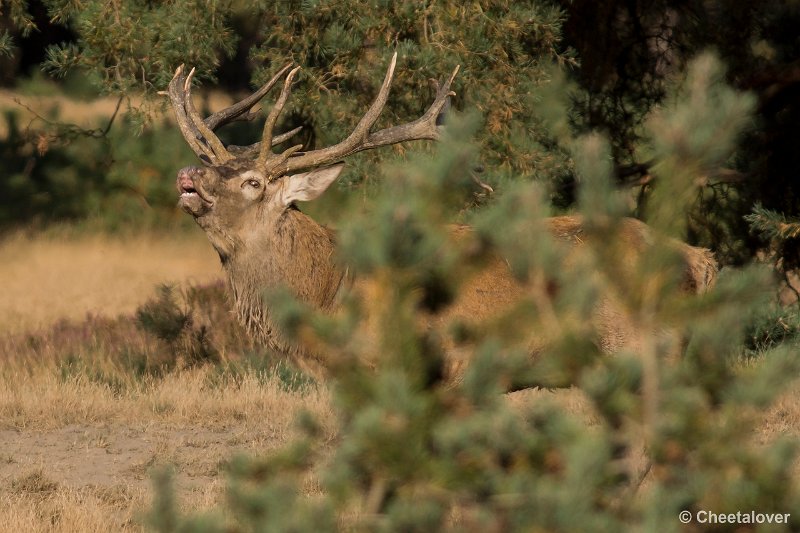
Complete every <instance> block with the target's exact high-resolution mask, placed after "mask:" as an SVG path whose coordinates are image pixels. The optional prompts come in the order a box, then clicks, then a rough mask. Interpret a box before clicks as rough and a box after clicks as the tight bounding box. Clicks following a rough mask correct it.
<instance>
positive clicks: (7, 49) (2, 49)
mask: <svg viewBox="0 0 800 533" xmlns="http://www.w3.org/2000/svg"><path fill="white" fill-rule="evenodd" d="M13 50H14V40H13V39H12V38H11V35H10V34H9V33H8V30H3V31H2V32H0V56H6V57H9V56H11V54H12V53H13Z"/></svg>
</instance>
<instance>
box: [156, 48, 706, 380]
mask: <svg viewBox="0 0 800 533" xmlns="http://www.w3.org/2000/svg"><path fill="white" fill-rule="evenodd" d="M396 59H397V54H395V55H394V56H393V57H392V60H391V62H390V64H389V68H388V70H387V72H386V76H385V78H384V80H383V84H382V85H381V88H380V90H379V91H378V95H377V96H376V98H375V100H374V101H373V103H372V105H371V106H370V107H369V109H368V110H367V112H366V114H365V115H364V116H363V117H362V118H361V120H360V121H359V122H358V124H357V125H356V126H355V128H354V129H353V131H352V133H350V135H349V136H348V137H347V138H345V139H344V140H343V141H341V142H340V143H338V144H335V145H333V146H329V147H326V148H321V149H318V150H311V151H301V150H302V148H303V147H302V145H295V146H291V147H290V148H287V149H285V150H283V151H282V152H280V153H277V154H276V153H274V152H273V149H272V147H273V146H275V145H277V144H279V143H281V142H283V141H285V140H287V139H289V138H291V137H292V135H294V134H295V133H296V132H297V130H293V131H290V132H287V133H285V134H283V135H274V131H273V130H274V127H275V124H276V122H277V120H278V116H279V115H280V113H281V111H282V109H283V107H284V105H285V104H286V101H287V99H288V97H289V93H290V88H291V84H292V81H293V79H294V77H295V75H296V74H297V72H298V70H299V68H300V67H296V68H294V69H292V70H291V71H289V68H290V67H291V65H287V66H285V67H284V68H283V69H281V70H280V71H279V72H278V73H277V74H276V75H275V76H274V77H273V78H272V79H271V80H270V81H269V82H267V83H266V84H265V85H264V86H263V87H261V88H260V89H259V90H258V91H256V92H255V93H253V94H252V95H251V96H249V97H248V98H245V99H244V100H242V101H241V102H238V103H236V104H234V105H232V106H230V107H228V108H226V109H224V110H222V111H219V112H216V113H214V114H212V115H210V116H209V117H207V118H205V119H203V118H201V117H200V116H199V114H198V113H197V111H196V110H195V107H194V104H193V102H192V95H191V88H192V87H191V85H192V83H191V82H192V76H193V73H194V70H192V71H191V72H189V74H188V75H186V74H184V70H183V66H181V67H179V68H178V69H177V71H176V72H175V76H174V78H173V79H172V81H171V82H170V84H169V90H168V91H167V94H168V95H169V98H170V100H171V103H172V107H173V108H174V110H175V115H176V118H177V122H178V126H179V127H180V130H181V133H183V136H184V138H185V139H186V142H187V143H188V144H189V146H190V147H191V148H192V150H193V151H194V152H195V153H196V154H197V155H198V157H199V158H200V159H201V160H202V162H203V163H204V166H203V167H198V166H190V167H185V168H183V169H181V170H180V171H179V172H178V177H177V187H178V190H179V192H180V200H179V206H180V207H181V208H182V209H183V210H184V211H186V212H187V213H189V214H191V215H192V216H193V217H194V219H195V221H196V222H197V223H198V224H199V225H200V227H201V228H203V230H204V231H205V232H206V234H207V235H208V238H209V240H210V241H211V244H212V245H213V246H214V248H215V249H216V251H217V252H218V253H219V256H220V259H221V261H222V265H223V267H224V269H225V271H226V272H227V275H228V280H229V283H230V288H231V291H232V292H233V298H234V302H235V307H236V312H237V314H238V317H239V319H240V321H241V322H242V323H243V324H244V325H245V326H246V327H247V329H248V330H249V331H250V332H251V334H253V335H254V336H255V337H257V339H258V340H259V341H261V342H264V343H266V344H267V345H268V346H270V347H272V348H273V349H276V350H278V351H280V352H282V353H284V354H286V355H288V356H290V357H291V358H292V359H294V360H295V362H297V363H298V364H299V366H300V367H301V368H304V369H305V370H307V371H310V372H311V373H313V374H315V375H317V376H320V375H324V372H325V369H326V367H328V366H329V365H327V364H326V359H325V354H322V353H316V352H315V351H314V350H311V349H308V348H307V347H303V346H301V345H299V344H296V343H292V342H290V341H288V340H286V339H284V338H282V336H281V334H280V333H279V332H278V331H277V328H276V326H275V324H274V322H273V320H272V319H271V313H270V309H269V307H268V305H267V304H266V303H265V302H264V300H263V298H262V295H263V293H264V291H265V290H267V289H269V288H275V287H278V286H284V287H287V288H289V289H290V290H291V291H292V292H293V293H294V294H295V295H296V296H297V297H298V298H299V299H301V300H302V301H305V302H306V303H308V304H310V305H312V306H314V307H316V308H317V309H320V310H323V311H326V312H333V311H334V310H335V308H336V307H337V302H338V301H339V296H340V295H341V293H342V292H343V291H346V290H349V289H351V288H354V285H358V284H360V283H361V281H360V280H357V279H356V280H353V279H351V278H350V276H348V274H347V269H346V268H345V267H343V266H342V265H341V264H339V263H338V262H337V261H336V253H335V246H336V236H335V233H334V232H333V231H331V230H330V229H328V228H326V227H324V226H322V225H320V224H318V223H317V222H315V221H314V220H312V219H311V218H309V217H308V216H307V215H305V214H303V213H302V212H301V211H299V210H298V209H296V208H295V206H294V204H295V202H303V201H308V200H313V199H315V198H317V197H318V196H319V195H320V194H322V193H323V192H324V191H325V190H326V189H327V187H328V186H330V185H331V183H333V181H334V180H335V179H336V178H337V176H339V173H340V172H341V171H342V167H343V164H342V163H341V160H342V158H345V157H347V156H348V155H351V154H354V153H356V152H359V151H362V150H370V149H373V148H378V147H380V146H387V145H391V144H395V143H400V142H404V141H411V140H418V139H430V140H436V139H438V138H439V136H440V128H441V126H439V125H437V118H438V117H439V115H440V112H441V111H442V109H443V108H444V107H445V104H446V103H447V100H448V97H449V96H451V95H453V94H454V93H453V92H451V91H450V85H451V83H452V81H453V79H454V78H455V76H456V74H457V73H458V67H456V69H455V70H454V71H453V73H452V74H451V75H450V77H449V79H447V80H445V81H444V83H442V84H441V85H440V86H439V87H438V90H437V92H436V96H435V98H434V100H433V103H432V104H431V105H430V107H429V108H428V110H427V111H426V112H425V114H423V115H422V116H421V117H420V118H418V119H417V120H415V121H413V122H409V123H406V124H402V125H399V126H393V127H389V128H385V129H381V130H378V131H374V132H373V131H370V130H371V128H372V126H373V124H374V123H375V121H376V120H377V118H378V115H379V114H380V113H381V111H382V109H383V107H384V105H385V104H386V101H387V98H388V96H389V87H390V85H391V83H392V77H393V73H394V68H395V63H396ZM287 71H289V72H288V75H286V79H285V81H284V84H283V89H282V91H281V93H280V95H279V97H278V99H277V101H276V102H275V105H274V107H273V108H272V109H271V110H270V111H269V114H268V115H267V118H266V122H265V123H264V130H263V134H262V139H261V141H260V142H259V143H255V144H253V145H250V146H245V147H241V146H233V145H229V146H225V145H223V143H222V142H221V141H220V140H219V138H218V137H217V136H216V135H215V134H214V130H216V129H217V128H219V127H220V126H223V125H225V124H227V123H230V122H231V121H233V120H237V119H239V118H242V116H243V115H244V118H251V117H253V116H254V115H253V114H251V113H250V110H251V109H252V108H253V106H255V105H256V104H257V103H258V102H259V101H260V100H261V99H262V98H263V97H264V95H265V94H266V93H267V92H269V90H270V89H271V88H272V87H273V86H274V85H275V84H276V83H277V82H278V80H280V79H281V77H282V76H284V75H285V74H286V72H287ZM547 224H548V227H549V228H550V230H551V233H552V234H553V235H554V236H555V237H556V238H557V239H559V240H561V241H564V242H567V243H570V244H574V245H577V244H578V243H580V242H581V237H580V235H581V232H582V229H581V221H580V219H579V218H578V217H555V218H552V219H548V220H547ZM469 231H470V230H469V228H467V227H459V228H455V229H454V230H453V233H454V234H456V237H458V235H459V234H462V235H463V234H466V233H469ZM620 231H621V235H622V239H623V242H624V243H625V244H626V245H628V244H629V245H630V247H631V249H633V250H641V249H642V247H643V246H644V245H645V243H646V242H647V241H649V240H650V234H649V229H648V228H647V226H645V225H644V224H643V223H641V222H639V221H636V220H633V219H628V220H625V221H624V223H623V224H622V228H621V230H620ZM674 245H675V247H676V249H678V250H679V252H680V253H681V254H682V256H683V257H684V258H685V266H686V268H685V272H686V273H685V283H684V290H686V291H687V292H700V291H703V290H705V289H706V288H707V287H709V286H710V284H711V283H712V282H713V278H714V274H715V272H716V268H715V263H714V260H713V257H712V256H711V254H710V252H708V251H707V250H704V249H700V248H694V247H691V246H688V245H686V244H684V243H680V242H678V241H675V243H674ZM573 247H577V246H573ZM634 253H635V252H634ZM356 288H357V287H356ZM360 289H361V292H360V294H365V292H366V293H368V291H369V287H368V283H366V282H365V283H364V284H363V286H362V287H361V288H360ZM520 293H521V287H520V285H519V283H518V282H517V281H515V279H514V278H513V276H512V275H511V273H510V272H509V270H508V268H507V266H506V264H505V262H504V261H503V260H502V259H500V258H498V259H497V260H496V261H494V262H493V263H492V264H490V265H488V267H487V268H486V269H485V270H483V271H482V272H481V273H480V274H478V275H476V276H475V277H474V278H473V279H471V280H469V281H468V282H467V283H466V285H465V286H464V287H463V289H462V291H461V293H460V296H459V299H457V300H456V301H455V302H454V303H453V304H452V305H451V306H450V307H449V309H448V310H447V312H446V313H445V315H446V316H445V318H447V319H450V318H455V317H460V318H467V319H469V320H483V319H488V318H490V317H491V316H492V315H496V314H498V313H500V312H501V311H502V310H503V309H507V308H508V306H510V305H512V304H513V303H514V302H515V300H516V299H517V298H518V295H519V294H520ZM599 307H600V309H599V310H598V311H597V312H596V315H597V321H598V331H599V332H600V335H601V338H600V339H599V343H600V345H601V347H602V348H603V349H604V350H605V351H613V350H615V349H618V348H620V347H623V346H626V345H630V344H632V343H634V342H635V339H634V337H635V335H634V332H633V331H631V329H630V328H625V327H624V325H623V324H624V322H625V321H624V319H622V314H621V313H619V312H617V311H616V310H615V306H612V305H605V304H601V305H600V306H599ZM440 319H441V317H440ZM534 344H535V343H534ZM462 366H463V364H462V363H461V362H458V361H451V362H449V364H448V368H449V373H450V377H451V378H457V377H458V375H459V374H460V373H461V367H462Z"/></svg>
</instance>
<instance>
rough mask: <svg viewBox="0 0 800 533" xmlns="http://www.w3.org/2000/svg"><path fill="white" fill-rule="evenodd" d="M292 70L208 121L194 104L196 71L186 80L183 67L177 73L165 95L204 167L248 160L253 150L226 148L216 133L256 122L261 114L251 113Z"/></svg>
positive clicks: (278, 140) (285, 135)
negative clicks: (229, 126) (233, 125)
mask: <svg viewBox="0 0 800 533" xmlns="http://www.w3.org/2000/svg"><path fill="white" fill-rule="evenodd" d="M291 66H292V65H291V63H289V64H287V65H285V66H284V67H283V68H281V69H280V70H279V71H278V72H277V73H276V74H275V75H274V76H273V77H272V79H270V80H269V81H268V82H267V83H265V84H264V85H262V86H261V88H260V89H258V90H257V91H256V92H254V93H253V94H251V95H250V96H248V97H247V98H245V99H244V100H241V101H239V102H237V103H235V104H233V105H231V106H229V107H226V108H225V109H223V110H221V111H217V112H216V113H213V114H211V115H209V116H208V117H207V118H206V119H201V118H200V115H199V114H198V113H197V110H196V109H195V107H194V102H193V101H192V78H193V77H194V69H192V70H191V71H190V72H189V74H188V75H186V76H184V74H183V69H184V66H183V65H181V66H179V67H178V68H177V69H176V70H175V75H174V76H173V78H172V81H170V83H169V88H168V90H167V91H166V92H162V93H161V94H167V95H168V96H169V98H170V101H171V103H172V108H173V109H174V110H175V117H176V119H177V121H178V127H179V128H180V130H181V133H182V134H183V137H184V138H185V139H186V142H187V143H188V144H189V147H190V148H191V149H192V151H193V152H194V153H195V154H197V156H198V157H199V158H200V159H201V160H202V161H203V162H204V163H207V164H209V165H220V164H225V163H227V162H229V161H231V160H232V159H235V158H237V157H242V156H245V157H246V156H248V155H249V154H250V153H251V152H252V150H253V147H252V146H246V147H241V146H235V145H230V146H228V147H225V146H224V145H223V144H222V142H221V141H220V140H219V138H218V137H217V136H216V134H215V133H214V131H215V130H216V129H217V128H220V127H222V126H224V125H225V124H229V123H230V122H233V121H234V120H252V119H254V118H256V117H258V116H259V114H257V113H250V112H249V111H250V110H251V109H252V108H253V106H255V105H256V104H257V103H258V102H259V101H260V100H261V99H262V98H263V97H264V96H265V95H266V94H267V93H268V92H269V91H270V89H272V87H274V86H275V84H276V83H277V82H278V80H280V79H281V77H282V76H283V75H284V74H285V73H286V71H287V70H288V69H289V68H290V67H291ZM295 70H297V69H295ZM276 118H277V117H276ZM301 129H302V127H299V128H295V129H293V130H291V131H288V132H286V133H283V134H281V135H277V136H275V138H273V139H272V140H271V144H272V145H273V146H274V145H277V144H280V143H282V142H284V141H285V140H287V139H289V138H291V137H292V136H294V135H295V134H297V132H299V131H300V130H301Z"/></svg>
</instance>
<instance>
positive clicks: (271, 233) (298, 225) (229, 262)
mask: <svg viewBox="0 0 800 533" xmlns="http://www.w3.org/2000/svg"><path fill="white" fill-rule="evenodd" d="M223 267H224V268H225V270H226V272H227V274H228V278H229V282H230V285H231V289H232V292H233V296H234V300H235V305H236V310H237V314H238V315H239V318H240V320H241V321H242V322H243V323H244V324H245V326H247V328H248V329H249V330H250V331H251V332H252V333H253V334H255V335H256V336H257V337H259V338H260V339H261V340H262V341H266V342H267V343H268V344H269V345H271V346H272V347H273V348H278V349H281V350H286V348H287V343H285V342H283V341H281V340H280V337H279V336H278V335H277V332H276V328H275V324H274V322H273V320H272V318H271V314H272V313H271V312H270V309H269V306H268V304H267V303H266V302H265V300H264V293H265V292H266V291H269V290H271V289H278V288H287V289H289V290H290V291H291V292H292V293H293V294H294V295H295V297H297V298H298V299H299V300H300V301H302V302H304V303H306V304H308V305H310V306H312V307H314V308H317V309H319V310H322V311H329V310H331V309H332V308H333V307H334V306H335V302H336V300H337V294H338V293H339V291H340V290H341V289H342V287H343V286H344V284H345V282H346V280H345V277H346V276H345V270H344V269H342V268H341V267H340V266H339V265H338V264H337V262H336V236H335V234H334V232H333V231H331V230H330V229H328V228H326V227H324V226H322V225H320V224H318V223H317V222H315V221H313V220H312V219H311V218H309V217H308V216H306V215H305V214H303V213H302V212H300V211H298V210H296V209H289V210H287V211H285V212H283V213H282V214H281V216H280V217H279V218H278V220H277V221H276V222H275V223H274V224H269V225H266V226H265V227H264V229H261V230H260V231H257V232H254V233H252V234H249V235H247V236H246V237H245V238H243V239H242V240H241V241H240V242H238V243H237V246H236V249H235V251H234V252H233V253H231V254H230V255H229V256H227V257H224V258H223Z"/></svg>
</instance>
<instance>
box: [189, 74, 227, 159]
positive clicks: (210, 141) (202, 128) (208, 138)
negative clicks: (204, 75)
mask: <svg viewBox="0 0 800 533" xmlns="http://www.w3.org/2000/svg"><path fill="white" fill-rule="evenodd" d="M194 71H195V69H192V70H191V71H190V72H189V75H188V76H186V81H185V83H184V86H183V90H184V93H185V95H186V99H185V100H186V114H187V115H188V116H189V118H190V119H191V120H192V122H193V123H194V125H195V127H196V128H197V130H198V131H199V132H200V135H201V136H202V138H203V139H204V140H205V142H206V144H207V145H208V146H209V147H210V148H211V150H212V151H213V153H214V156H216V161H214V164H220V163H221V164H224V163H227V162H228V161H230V160H231V159H234V156H233V155H232V154H231V153H230V152H228V150H227V149H226V148H225V145H224V144H222V141H220V140H219V138H218V137H217V136H216V135H215V134H214V132H213V131H211V129H209V127H208V125H206V123H205V121H203V119H201V118H200V115H199V114H198V113H197V110H196V109H195V107H194V101H193V100H192V78H193V77H194Z"/></svg>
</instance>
